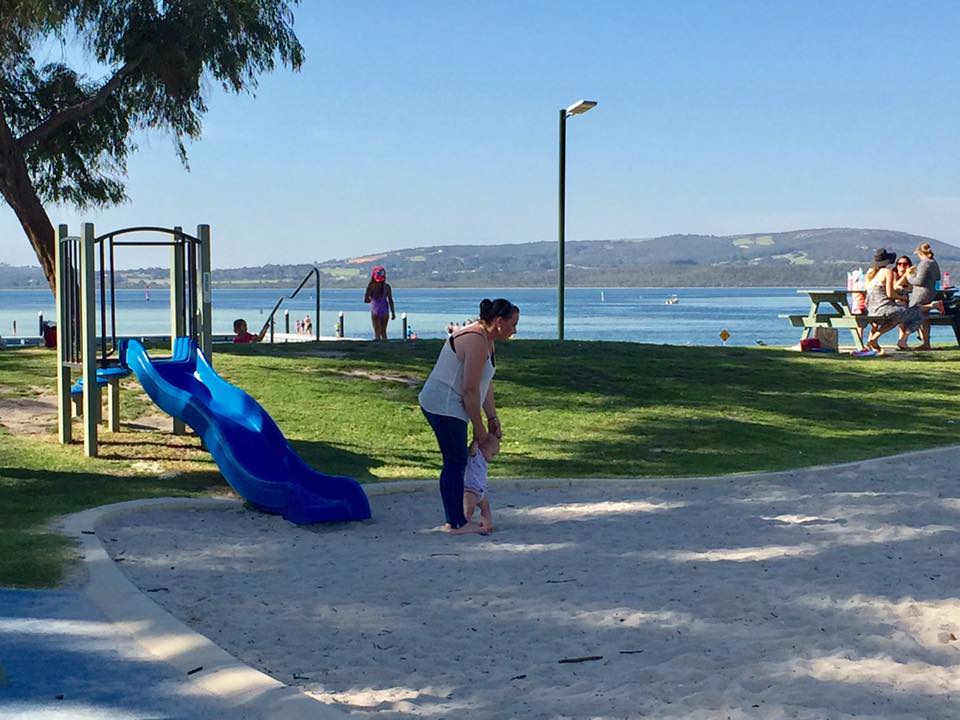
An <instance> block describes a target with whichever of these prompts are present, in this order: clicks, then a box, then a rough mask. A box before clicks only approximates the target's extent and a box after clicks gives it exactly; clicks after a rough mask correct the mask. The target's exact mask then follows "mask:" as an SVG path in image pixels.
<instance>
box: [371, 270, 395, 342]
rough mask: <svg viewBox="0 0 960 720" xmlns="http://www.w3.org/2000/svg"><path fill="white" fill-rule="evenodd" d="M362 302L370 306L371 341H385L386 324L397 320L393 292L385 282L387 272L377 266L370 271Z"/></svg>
mask: <svg viewBox="0 0 960 720" xmlns="http://www.w3.org/2000/svg"><path fill="white" fill-rule="evenodd" d="M363 301H364V302H365V303H369V304H370V322H371V323H372V324H373V339H374V340H386V339H387V323H388V322H389V321H390V320H396V319H397V313H396V309H395V308H394V306H393V290H391V288H390V284H389V283H388V282H387V271H386V269H385V268H384V267H383V265H377V266H376V267H375V268H373V270H371V271H370V282H369V283H367V292H366V294H365V295H364V296H363Z"/></svg>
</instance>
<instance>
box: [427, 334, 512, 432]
mask: <svg viewBox="0 0 960 720" xmlns="http://www.w3.org/2000/svg"><path fill="white" fill-rule="evenodd" d="M458 337H459V336H458ZM496 371H497V370H496V368H495V367H494V366H493V362H492V361H491V360H490V358H489V357H488V358H487V362H486V363H484V366H483V374H482V375H481V377H480V402H481V404H482V403H483V401H484V400H485V399H486V397H487V392H488V391H489V390H490V381H491V380H493V376H494V374H495V373H496ZM462 389H463V361H462V360H461V359H460V358H458V357H457V354H456V353H455V352H454V351H453V348H452V347H451V346H450V340H449V338H448V339H447V341H446V342H444V343H443V348H442V349H441V350H440V356H439V357H438V358H437V364H436V365H434V366H433V370H431V371H430V375H429V376H428V377H427V381H426V382H425V383H424V385H423V389H422V390H421V391H420V395H419V396H418V398H417V399H418V400H419V401H420V407H422V408H423V409H424V410H426V411H427V412H431V413H433V414H434V415H447V416H448V417H455V418H460V419H461V420H463V421H465V422H470V418H469V417H467V410H466V408H465V407H464V405H463V391H462Z"/></svg>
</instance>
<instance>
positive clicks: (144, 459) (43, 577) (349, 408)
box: [0, 340, 960, 587]
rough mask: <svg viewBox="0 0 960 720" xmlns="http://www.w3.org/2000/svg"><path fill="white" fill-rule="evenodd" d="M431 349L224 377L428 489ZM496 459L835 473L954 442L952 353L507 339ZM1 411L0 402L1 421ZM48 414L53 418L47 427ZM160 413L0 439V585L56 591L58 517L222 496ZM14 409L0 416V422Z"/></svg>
mask: <svg viewBox="0 0 960 720" xmlns="http://www.w3.org/2000/svg"><path fill="white" fill-rule="evenodd" d="M438 351H439V342H438V341H420V342H415V343H389V344H385V345H378V344H374V343H355V342H342V343H304V344H299V343H298V344H290V345H285V346H284V345H278V346H272V347H271V346H230V345H227V346H217V348H216V354H215V357H214V361H215V365H216V367H217V369H218V371H219V372H220V373H221V374H222V375H223V376H224V377H225V378H226V379H228V380H229V381H231V382H233V383H235V384H237V385H238V386H240V387H242V388H244V389H245V390H247V391H248V392H249V393H250V394H251V395H253V396H254V397H255V398H256V399H257V400H258V401H259V402H260V403H261V404H262V405H263V406H264V407H265V408H266V409H267V411H268V412H269V413H270V414H271V415H272V416H273V417H274V419H275V420H276V421H277V423H278V424H279V425H280V427H281V428H282V429H283V431H284V432H285V433H286V435H287V437H288V438H289V439H290V441H291V442H292V444H293V445H294V447H295V448H296V449H297V451H298V452H299V453H300V454H301V455H302V456H303V458H304V459H305V460H306V461H307V462H308V463H310V464H311V465H313V466H314V467H316V468H317V469H319V470H321V471H323V472H327V473H330V474H344V475H350V476H352V477H355V478H357V479H358V480H360V481H362V482H371V481H380V480H390V479H395V478H433V477H436V474H437V470H438V464H439V453H438V451H437V449H436V446H435V441H434V438H433V435H432V433H431V432H430V430H429V428H428V426H427V424H426V422H425V421H424V419H423V417H422V416H421V414H420V411H419V409H418V407H417V402H416V397H417V392H418V390H419V385H420V383H421V382H422V381H423V379H424V378H425V377H426V375H427V373H428V372H429V370H430V367H431V366H432V364H433V361H434V359H435V357H436V355H437V352H438ZM497 369H498V370H497V372H498V374H497V380H496V388H497V405H498V407H499V415H500V417H501V419H502V421H503V427H504V433H505V435H504V443H503V446H502V455H501V456H500V457H499V458H498V459H497V460H496V461H495V462H494V463H492V464H491V468H490V470H491V475H492V476H493V477H515V478H534V477H570V478H575V477H641V476H689V475H714V474H721V473H735V472H743V471H750V470H774V469H785V468H792V467H798V466H803V465H813V464H822V463H828V462H840V461H845V460H856V459H863V458H868V457H875V456H878V455H884V454H893V453H895V452H900V451H906V450H915V449H919V448H925V447H932V446H936V445H946V444H950V443H952V442H953V435H954V429H955V425H954V413H953V407H954V403H955V398H956V397H957V396H958V392H960V372H958V370H960V353H958V352H956V351H938V352H935V353H932V354H929V355H920V354H917V355H912V356H910V358H909V359H905V360H896V359H887V360H856V359H853V358H850V357H847V356H835V357H829V356H821V355H816V356H807V355H801V354H799V353H795V352H789V351H783V350H773V349H767V348H756V349H754V348H686V347H669V346H651V345H637V344H632V343H600V342H569V341H568V342H565V343H557V342H550V341H520V340H517V341H511V342H508V343H503V344H501V346H500V347H499V348H498V353H497ZM54 370H55V357H54V355H53V353H51V352H50V351H44V350H38V349H33V350H14V351H6V352H2V353H0V401H4V400H6V401H9V400H10V399H12V398H19V399H21V400H27V401H30V400H31V399H32V398H35V397H37V396H38V395H41V394H44V393H46V394H47V395H49V394H52V393H53V392H54V388H55V386H54ZM2 407H4V406H0V408H2ZM44 413H46V416H48V417H45V415H44ZM151 413H152V414H158V413H159V411H158V410H156V409H155V408H154V407H153V406H152V403H150V401H149V399H148V398H146V396H145V395H144V394H143V392H142V391H141V390H140V389H139V386H138V385H137V383H136V381H135V380H133V379H128V380H126V381H124V392H123V396H122V419H123V421H124V423H125V425H124V430H123V432H120V433H116V434H112V433H109V432H106V431H105V430H102V432H101V440H102V444H101V456H100V457H99V458H97V459H87V458H85V457H84V456H83V446H82V442H80V441H79V439H80V438H81V437H82V434H81V432H82V427H81V425H80V422H79V421H75V423H74V427H75V439H76V440H75V442H74V444H72V445H70V446H61V445H59V444H58V442H57V438H56V434H55V429H56V416H55V413H51V412H50V411H49V410H45V411H41V410H38V413H37V414H38V415H39V417H40V419H41V420H48V423H47V425H48V427H47V429H46V431H45V432H42V433H39V434H31V435H23V434H19V433H18V434H11V433H9V432H7V431H4V430H2V429H0V525H2V527H3V529H4V530H5V532H3V533H2V534H0V585H14V586H40V587H42V586H50V585H55V584H56V583H58V582H59V581H60V580H61V578H62V577H63V573H64V571H65V569H66V567H67V561H68V560H69V556H70V548H69V547H67V545H66V542H65V541H64V540H63V539H61V538H60V537H59V536H57V535H56V534H53V533H51V532H49V530H48V524H49V523H50V521H51V520H52V519H54V518H55V517H56V516H59V515H62V514H64V513H69V512H74V511H77V510H81V509H84V508H88V507H92V506H96V505H100V504H104V503H110V502H116V501H119V500H127V499H131V498H139V497H152V496H160V495H183V494H203V493H210V492H225V491H226V490H227V488H226V486H225V484H224V482H223V480H222V478H221V477H220V475H219V473H218V472H217V468H216V466H215V465H214V464H213V463H212V461H211V460H210V457H209V455H208V454H207V453H206V452H204V451H203V450H202V449H201V448H200V447H199V442H198V441H197V439H196V438H194V437H192V436H190V437H176V436H173V435H171V434H170V433H169V432H162V431H157V430H151V429H148V428H146V427H145V426H144V423H142V422H137V420H138V419H140V418H141V417H142V416H143V415H145V414H151ZM8 417H9V415H8V411H5V410H3V409H0V422H7V418H8Z"/></svg>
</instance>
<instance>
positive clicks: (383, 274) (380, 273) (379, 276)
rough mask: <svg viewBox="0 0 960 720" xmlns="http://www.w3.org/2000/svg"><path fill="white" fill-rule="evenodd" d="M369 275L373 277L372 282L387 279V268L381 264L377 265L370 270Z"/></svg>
mask: <svg viewBox="0 0 960 720" xmlns="http://www.w3.org/2000/svg"><path fill="white" fill-rule="evenodd" d="M370 277H372V278H373V281H374V282H383V281H384V280H386V279H387V270H386V268H384V267H383V265H377V266H376V267H375V268H373V270H371V271H370Z"/></svg>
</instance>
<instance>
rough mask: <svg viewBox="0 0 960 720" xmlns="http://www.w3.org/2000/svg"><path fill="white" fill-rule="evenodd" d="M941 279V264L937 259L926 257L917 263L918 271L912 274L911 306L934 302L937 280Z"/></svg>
mask: <svg viewBox="0 0 960 720" xmlns="http://www.w3.org/2000/svg"><path fill="white" fill-rule="evenodd" d="M939 280H940V266H939V265H937V261H936V260H930V259H929V258H924V259H923V260H921V261H920V264H919V265H917V271H916V272H915V273H912V274H911V275H910V284H911V285H913V290H911V291H910V306H911V307H912V306H914V305H924V304H926V303H929V302H933V301H934V300H935V299H936V297H937V282H938V281H939Z"/></svg>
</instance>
